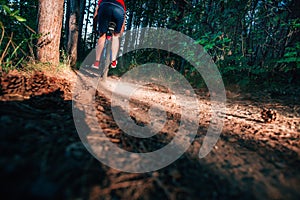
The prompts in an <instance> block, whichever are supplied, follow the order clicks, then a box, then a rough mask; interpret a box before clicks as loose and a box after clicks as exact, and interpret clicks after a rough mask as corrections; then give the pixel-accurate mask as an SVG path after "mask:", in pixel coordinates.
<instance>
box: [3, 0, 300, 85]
mask: <svg viewBox="0 0 300 200" xmlns="http://www.w3.org/2000/svg"><path fill="white" fill-rule="evenodd" d="M56 1H57V2H62V1H63V0H53V2H56ZM42 2H43V0H39V1H38V0H31V1H25V0H24V1H22V0H1V1H0V4H1V5H2V6H1V9H0V19H1V24H0V25H1V38H0V39H1V40H0V45H1V49H0V63H1V68H2V69H9V68H16V67H17V68H24V67H26V65H27V64H28V62H30V63H34V62H35V61H36V60H38V57H37V52H38V48H40V46H39V45H40V44H39V42H38V41H40V40H41V39H40V38H41V37H43V36H44V35H47V34H49V33H40V32H38V30H39V25H40V23H41V18H43V17H47V16H39V17H38V15H39V14H40V13H39V12H38V11H39V6H41V3H42ZM96 3H97V1H96V0H84V1H80V0H65V1H64V2H63V3H62V4H61V8H57V9H63V11H64V14H63V16H62V19H61V20H62V28H61V29H62V30H61V32H60V33H59V35H55V37H57V38H60V48H59V49H60V59H61V62H67V63H68V64H71V65H75V64H76V62H77V63H78V62H80V61H81V60H82V59H84V57H85V56H86V55H87V54H88V53H89V52H90V51H91V49H93V48H94V47H95V43H96V36H95V34H93V33H92V22H93V13H94V8H95V5H96ZM63 5H64V6H63ZM126 5H127V13H126V15H127V21H126V29H127V30H131V29H135V28H139V27H164V28H169V29H173V30H177V31H180V32H181V33H183V34H186V35H188V36H190V37H191V38H193V39H194V40H195V41H197V43H199V44H201V45H202V46H203V47H204V48H205V49H206V50H207V51H208V53H209V54H210V55H211V57H212V58H213V60H214V61H215V63H216V64H217V66H218V67H219V69H220V71H221V73H222V74H223V75H224V76H226V77H231V79H232V81H240V82H244V83H247V82H249V81H250V80H257V81H259V80H265V79H266V78H268V79H274V80H276V78H278V77H279V78H281V79H282V80H284V81H286V82H293V81H296V79H297V77H298V76H299V69H300V55H299V54H300V40H299V38H300V31H299V30H300V29H299V28H300V11H299V8H300V3H299V1H297V0H283V1H278V0H276V1H274V0H223V1H212V0H162V1H146V0H138V1H137V0H134V1H133V0H128V1H126ZM72 17H73V18H72ZM70 20H73V21H72V23H70ZM57 23H59V22H57ZM70 24H73V25H74V24H75V26H73V27H72V26H70ZM133 40H134V37H133ZM132 44H133V42H132V41H126V42H125V45H132ZM158 54H160V55H158ZM149 55H150V54H149V53H147V51H140V52H135V54H134V55H132V56H131V57H130V56H128V57H126V58H124V62H123V63H124V67H123V70H124V69H126V68H128V67H132V66H134V65H136V64H140V63H143V62H147V61H149V60H152V62H154V61H156V62H162V63H164V64H168V63H170V62H169V61H170V60H172V61H173V62H172V63H173V65H172V66H173V67H175V68H176V69H178V70H180V71H181V72H182V73H184V74H185V75H186V76H193V75H194V74H195V72H194V69H193V68H192V67H191V66H189V65H188V63H186V62H185V61H184V60H183V59H181V58H178V57H176V56H174V55H170V54H169V53H168V52H162V51H159V52H156V54H151V55H152V56H149ZM153 55H155V56H153ZM133 58H134V59H133ZM162 58H163V59H162ZM133 60H134V61H133ZM43 61H44V60H43ZM233 77H234V78H233Z"/></svg>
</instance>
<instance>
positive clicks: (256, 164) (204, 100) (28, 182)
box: [0, 77, 300, 199]
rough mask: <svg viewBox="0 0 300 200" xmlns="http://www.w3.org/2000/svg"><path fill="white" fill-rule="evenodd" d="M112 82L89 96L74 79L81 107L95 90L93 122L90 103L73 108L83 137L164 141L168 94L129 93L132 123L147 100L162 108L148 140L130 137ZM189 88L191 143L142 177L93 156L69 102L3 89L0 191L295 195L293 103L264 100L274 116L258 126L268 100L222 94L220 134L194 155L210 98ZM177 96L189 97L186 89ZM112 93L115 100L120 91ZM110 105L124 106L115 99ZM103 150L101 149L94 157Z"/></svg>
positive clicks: (169, 128)
mask: <svg viewBox="0 0 300 200" xmlns="http://www.w3.org/2000/svg"><path fill="white" fill-rule="evenodd" d="M96 79H97V77H95V80H96ZM91 81H94V80H91ZM121 81H122V80H120V79H116V78H110V79H108V80H107V83H106V84H99V85H98V87H97V89H98V91H97V92H96V95H95V90H94V88H93V87H85V86H84V84H83V85H81V87H82V89H84V90H83V91H85V92H84V93H78V96H75V98H79V99H81V100H83V101H82V102H85V103H89V102H91V99H90V97H91V96H93V95H95V99H94V100H95V103H94V105H93V106H90V107H91V108H92V111H93V112H95V115H96V119H95V118H93V117H91V116H89V113H88V112H89V111H90V107H87V106H86V105H84V104H82V105H79V104H77V105H76V104H75V105H74V106H75V108H76V109H78V111H80V112H78V113H79V114H81V115H82V116H83V117H84V116H85V114H87V115H86V117H84V119H85V123H86V124H87V125H91V124H93V123H94V126H89V127H88V126H87V127H85V128H84V129H83V130H85V131H87V133H86V134H87V135H88V137H87V138H88V141H89V142H90V143H92V144H93V145H94V147H96V146H99V147H101V144H103V143H104V142H107V138H108V139H109V142H113V143H114V144H115V145H118V146H119V147H121V148H123V149H126V150H128V151H131V152H140V153H142V152H151V151H154V150H157V149H160V148H162V147H164V146H165V145H166V144H168V143H169V142H170V141H171V140H172V139H173V138H174V134H175V132H176V130H177V129H178V126H179V122H180V113H181V112H180V106H178V105H177V104H176V103H174V100H176V97H174V95H173V94H172V93H170V91H168V90H166V89H165V88H161V87H159V86H156V85H146V86H144V87H143V88H141V89H139V90H138V91H137V92H136V93H135V94H134V95H133V96H131V99H130V101H129V102H128V103H129V105H130V108H131V110H130V112H129V114H130V116H131V119H134V121H135V122H136V123H137V124H139V125H144V124H149V123H150V119H149V115H148V112H149V108H150V107H151V105H161V106H163V107H164V109H165V110H166V114H167V118H168V121H167V122H166V123H165V125H164V127H163V129H162V130H161V131H160V132H159V134H157V135H156V136H154V137H151V138H148V139H141V138H136V137H132V136H129V135H127V134H126V133H124V132H123V131H122V130H121V129H120V128H119V127H118V125H117V124H116V122H115V120H114V117H113V115H112V110H111V94H112V93H111V91H112V90H113V88H114V86H115V85H116V83H120V82H121ZM122 84H124V85H125V84H128V86H130V85H131V84H134V83H122ZM139 84H141V83H139ZM60 88H61V87H60ZM64 92H65V95H66V91H64ZM89 93H90V95H91V96H89V95H87V94H89ZM196 93H197V96H191V97H187V99H189V98H191V99H192V98H193V97H196V98H197V99H198V102H199V107H198V109H199V115H201V117H200V118H199V119H200V120H199V122H198V123H199V128H198V131H197V135H196V137H195V139H194V141H193V142H192V145H191V146H190V147H189V148H188V150H187V151H186V153H184V155H182V156H181V157H180V158H179V159H178V160H176V161H175V162H174V163H172V164H171V165H169V166H167V167H165V168H163V169H160V170H158V171H155V172H149V173H142V174H134V173H125V172H120V171H118V170H114V169H112V168H109V167H107V166H105V165H103V164H101V163H99V162H98V161H97V160H95V159H94V158H93V157H92V156H91V155H90V154H89V153H88V152H87V151H86V149H85V147H84V146H83V145H82V143H81V141H80V140H79V138H78V136H77V131H76V129H75V127H74V123H73V118H72V110H71V108H72V105H71V101H70V100H64V99H63V98H62V97H63V96H61V95H62V94H61V93H60V92H54V93H50V94H48V95H42V96H36V97H35V96H33V97H31V98H29V99H25V100H24V101H12V99H11V98H8V96H9V95H2V98H1V99H2V102H1V104H0V107H1V126H0V129H1V138H2V140H1V141H2V142H1V152H6V153H5V154H3V156H1V160H0V161H1V165H2V166H4V165H5V166H6V167H5V168H4V169H2V170H1V177H2V179H3V180H4V181H5V182H6V185H2V190H3V191H1V193H2V194H6V195H9V196H10V197H12V198H11V199H13V198H18V197H20V195H21V196H22V197H24V196H28V197H34V198H37V197H43V198H44V199H45V198H48V199H53V198H56V199H74V198H81V199H166V198H167V199H236V198H238V199H299V197H300V172H299V166H300V155H299V154H300V136H299V135H300V130H299V129H300V120H299V105H289V106H286V105H283V104H279V103H274V102H271V101H270V102H271V103H269V104H270V105H272V106H273V107H275V109H276V111H277V120H276V121H274V122H272V123H270V124H268V123H264V122H263V121H262V119H261V116H260V112H261V109H262V108H263V107H268V106H270V105H267V104H266V103H264V102H260V101H255V100H253V99H252V100H251V99H250V100H249V99H242V98H235V99H230V98H229V99H228V100H227V104H226V107H227V112H226V115H225V113H224V115H223V117H224V127H223V131H222V134H221V137H220V139H219V140H218V142H217V144H216V145H215V146H214V148H213V150H212V151H211V152H210V154H208V155H207V156H206V157H205V158H203V159H199V158H198V153H199V149H200V147H201V145H202V142H203V139H204V137H205V135H206V132H207V129H208V126H209V123H210V120H211V112H209V110H210V105H211V103H210V101H209V97H207V94H206V93H204V92H200V91H196ZM125 95H126V94H125ZM183 95H185V96H189V92H187V93H185V94H183ZM23 96H24V95H23ZM18 98H20V96H18ZM114 98H120V99H122V98H124V94H123V96H122V95H116V96H114ZM8 99H10V101H3V100H8ZM73 108H74V107H73ZM118 109H120V110H119V111H120V112H124V108H122V104H120V105H118ZM190 109H191V110H193V108H190ZM83 111H84V112H83ZM157 112H159V111H158V110H157ZM178 113H179V114H178ZM62 122H63V123H62ZM97 126H101V128H102V130H103V131H104V133H105V135H106V137H105V138H104V137H99V134H97ZM98 150H99V149H98ZM108 151H109V149H105V148H103V149H101V154H103V155H105V154H106V153H108ZM107 159H109V157H108V158H107ZM115 162H126V160H125V161H124V159H123V160H122V158H120V160H117V161H115ZM6 163H9V164H6ZM129 164H136V163H129ZM9 177H15V178H13V179H11V178H9ZM16 183H17V184H16ZM13 185H15V187H14V188H12V186H13ZM16 191H17V192H16Z"/></svg>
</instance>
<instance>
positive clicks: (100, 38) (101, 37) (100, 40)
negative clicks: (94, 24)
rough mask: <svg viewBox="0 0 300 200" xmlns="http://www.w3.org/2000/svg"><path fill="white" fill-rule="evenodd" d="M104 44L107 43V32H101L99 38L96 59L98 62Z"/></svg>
mask: <svg viewBox="0 0 300 200" xmlns="http://www.w3.org/2000/svg"><path fill="white" fill-rule="evenodd" d="M104 44H105V34H103V33H100V37H99V39H98V44H97V46H96V61H98V62H100V58H101V55H102V51H103V48H104Z"/></svg>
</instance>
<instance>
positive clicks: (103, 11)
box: [94, 4, 112, 65]
mask: <svg viewBox="0 0 300 200" xmlns="http://www.w3.org/2000/svg"><path fill="white" fill-rule="evenodd" d="M108 6H109V4H102V5H100V7H99V9H98V32H99V34H100V37H99V39H98V44H97V47H96V61H95V63H97V64H100V59H101V55H102V51H103V48H104V44H105V36H106V35H105V33H106V32H107V29H108V23H109V21H110V20H111V14H112V11H111V9H109V7H108ZM94 65H95V64H94Z"/></svg>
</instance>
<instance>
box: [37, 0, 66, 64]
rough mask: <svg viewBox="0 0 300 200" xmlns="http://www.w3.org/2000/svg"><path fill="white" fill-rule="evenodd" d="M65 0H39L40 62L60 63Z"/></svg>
mask: <svg viewBox="0 0 300 200" xmlns="http://www.w3.org/2000/svg"><path fill="white" fill-rule="evenodd" d="M63 7H64V0H52V1H48V0H39V11H38V21H39V24H38V33H39V34H41V35H42V36H41V37H40V38H39V39H38V43H37V46H38V48H37V58H38V60H39V61H40V62H49V63H52V64H53V65H58V64H59V56H60V54H59V45H60V38H61V28H62V18H63Z"/></svg>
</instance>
